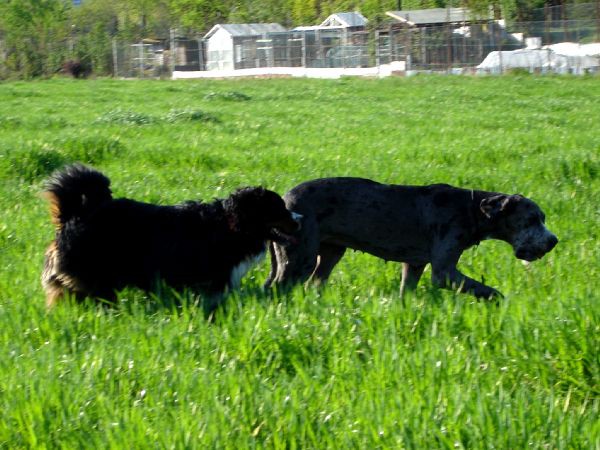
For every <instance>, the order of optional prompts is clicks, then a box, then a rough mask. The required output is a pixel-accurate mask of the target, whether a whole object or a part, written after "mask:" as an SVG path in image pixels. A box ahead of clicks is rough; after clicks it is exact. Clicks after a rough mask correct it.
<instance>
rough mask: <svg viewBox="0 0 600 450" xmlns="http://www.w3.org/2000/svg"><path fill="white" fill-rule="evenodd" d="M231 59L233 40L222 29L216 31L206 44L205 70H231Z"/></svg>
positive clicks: (232, 65) (232, 66)
mask: <svg viewBox="0 0 600 450" xmlns="http://www.w3.org/2000/svg"><path fill="white" fill-rule="evenodd" d="M233 57H234V55H233V38H232V37H231V35H230V34H229V33H228V32H227V31H225V30H224V29H219V30H217V31H216V32H215V34H213V35H212V36H211V37H210V39H209V40H208V42H207V44H206V69H207V70H231V69H233V68H234V64H233Z"/></svg>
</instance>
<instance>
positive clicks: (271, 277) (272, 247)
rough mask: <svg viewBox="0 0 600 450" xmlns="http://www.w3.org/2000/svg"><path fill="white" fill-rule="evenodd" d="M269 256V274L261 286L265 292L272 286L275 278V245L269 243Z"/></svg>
mask: <svg viewBox="0 0 600 450" xmlns="http://www.w3.org/2000/svg"><path fill="white" fill-rule="evenodd" d="M269 255H270V256H271V272H269V276H268V277H267V280H266V281H265V284H263V289H264V290H267V289H269V288H270V287H271V285H272V284H273V281H274V280H275V276H276V275H277V257H276V256H275V244H273V242H269Z"/></svg>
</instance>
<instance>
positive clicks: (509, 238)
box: [479, 194, 558, 261]
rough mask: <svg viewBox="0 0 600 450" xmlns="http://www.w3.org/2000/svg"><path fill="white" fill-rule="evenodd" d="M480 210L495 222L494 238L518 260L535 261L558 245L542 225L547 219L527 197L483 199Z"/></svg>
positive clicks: (554, 237)
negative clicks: (509, 246) (513, 252)
mask: <svg viewBox="0 0 600 450" xmlns="http://www.w3.org/2000/svg"><path fill="white" fill-rule="evenodd" d="M479 207H480V209H481V211H482V212H483V214H484V215H485V216H486V217H487V219H488V220H490V221H493V222H494V227H493V229H494V233H493V234H494V236H493V237H496V238H498V239H502V240H503V241H506V242H508V243H509V244H510V245H512V247H513V249H514V251H515V256H516V257H517V258H519V259H524V260H525V261H534V260H536V259H539V258H541V257H542V256H544V255H545V254H546V253H548V252H549V251H550V250H552V249H553V248H554V247H555V246H556V244H558V238H557V237H556V236H555V235H554V234H553V233H551V232H550V230H548V229H547V228H546V226H545V224H544V222H545V220H546V216H545V215H544V213H543V212H542V210H541V209H540V207H539V206H538V205H536V204H535V203H534V202H533V201H531V200H529V199H528V198H526V197H523V196H521V195H504V194H499V195H494V196H492V197H488V198H485V199H483V200H482V201H481V203H480V205H479Z"/></svg>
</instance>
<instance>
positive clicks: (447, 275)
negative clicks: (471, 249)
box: [431, 247, 503, 299]
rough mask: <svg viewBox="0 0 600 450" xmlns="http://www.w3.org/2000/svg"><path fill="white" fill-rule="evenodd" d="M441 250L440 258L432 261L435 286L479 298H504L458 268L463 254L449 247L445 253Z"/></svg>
mask: <svg viewBox="0 0 600 450" xmlns="http://www.w3.org/2000/svg"><path fill="white" fill-rule="evenodd" d="M440 250H441V251H439V252H438V256H437V257H436V258H434V259H433V260H432V261H431V272H432V274H431V281H432V282H433V284H435V285H436V286H439V287H442V288H447V289H453V290H456V291H458V292H465V293H469V294H471V295H474V296H475V297H477V298H483V299H492V298H498V297H503V295H502V294H501V293H500V292H499V291H497V290H496V289H494V288H492V287H489V286H486V285H485V284H483V283H480V282H479V281H475V280H474V279H472V278H469V277H468V276H466V275H464V274H462V273H461V272H460V271H459V270H458V269H457V268H456V264H457V263H458V260H459V258H460V255H461V253H462V252H458V251H457V250H454V249H448V247H446V249H445V251H443V250H442V249H441V248H440Z"/></svg>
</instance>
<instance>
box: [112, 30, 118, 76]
mask: <svg viewBox="0 0 600 450" xmlns="http://www.w3.org/2000/svg"><path fill="white" fill-rule="evenodd" d="M112 53H113V76H114V77H118V76H119V59H118V58H119V56H118V54H117V39H116V38H113V40H112Z"/></svg>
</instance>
